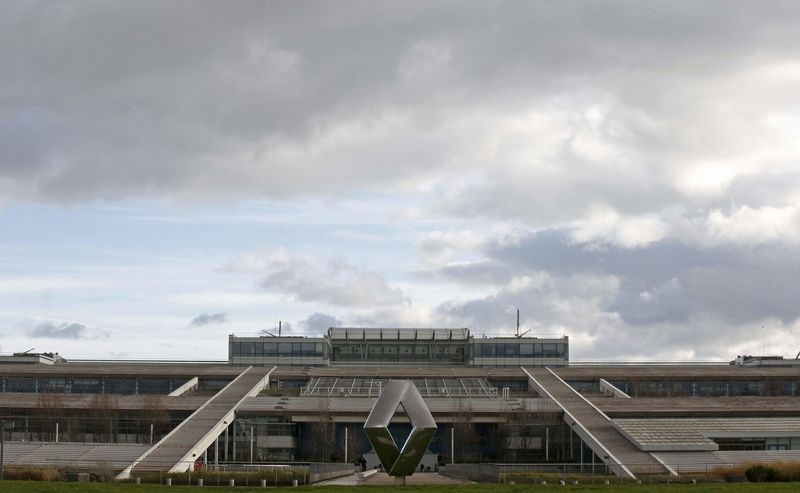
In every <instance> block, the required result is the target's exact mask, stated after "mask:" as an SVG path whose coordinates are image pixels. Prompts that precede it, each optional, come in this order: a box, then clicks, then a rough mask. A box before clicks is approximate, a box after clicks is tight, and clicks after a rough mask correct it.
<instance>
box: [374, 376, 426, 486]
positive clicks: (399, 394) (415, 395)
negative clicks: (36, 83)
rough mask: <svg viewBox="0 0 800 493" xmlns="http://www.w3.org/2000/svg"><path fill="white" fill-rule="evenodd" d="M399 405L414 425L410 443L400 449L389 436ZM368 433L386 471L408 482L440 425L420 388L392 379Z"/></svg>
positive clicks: (384, 388) (380, 401) (384, 392)
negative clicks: (406, 477)
mask: <svg viewBox="0 0 800 493" xmlns="http://www.w3.org/2000/svg"><path fill="white" fill-rule="evenodd" d="M398 405H402V406H403V410H405V412H406V414H407V415H408V419H409V421H411V426H413V429H412V430H411V434H410V435H409V436H408V439H407V440H406V443H405V444H404V445H403V448H402V449H399V450H398V448H397V444H396V443H395V442H394V438H392V435H391V434H390V433H389V423H390V422H391V420H392V417H393V416H394V414H395V412H396V411H397V406H398ZM364 432H365V433H366V435H367V439H368V440H369V443H370V444H372V446H373V447H374V448H375V452H376V453H377V454H378V459H380V461H381V464H382V465H383V468H384V469H385V470H386V472H388V473H389V475H390V476H395V477H396V478H398V479H399V480H400V482H403V483H404V482H405V476H410V475H412V474H414V471H416V469H417V466H418V465H419V462H420V460H422V456H423V455H424V454H425V451H426V450H427V449H428V445H429V444H430V443H431V439H432V438H433V434H434V433H436V422H435V421H434V420H433V416H431V412H430V410H428V406H427V405H425V401H424V400H422V396H421V395H420V394H419V390H417V387H416V385H414V384H413V383H412V382H411V381H409V380H405V381H403V380H390V381H389V382H388V383H387V384H386V385H385V386H384V387H383V391H382V392H381V395H380V397H378V400H377V401H375V405H373V406H372V411H371V412H370V413H369V416H368V417H367V421H366V423H364Z"/></svg>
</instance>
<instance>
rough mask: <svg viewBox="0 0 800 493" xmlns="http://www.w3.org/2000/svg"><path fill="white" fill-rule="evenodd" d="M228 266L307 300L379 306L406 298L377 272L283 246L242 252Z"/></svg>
mask: <svg viewBox="0 0 800 493" xmlns="http://www.w3.org/2000/svg"><path fill="white" fill-rule="evenodd" d="M231 268H234V269H237V270H244V271H250V272H253V273H256V274H258V275H260V276H261V280H260V281H259V284H260V286H261V287H262V288H263V289H264V290H266V291H268V292H274V293H281V294H285V295H288V296H291V297H293V298H294V299H296V300H297V301H301V302H307V303H312V302H316V303H323V304H328V305H334V306H351V307H381V306H387V305H397V304H404V303H406V302H407V299H406V297H405V295H404V294H403V292H402V290H400V289H399V288H397V287H395V286H393V285H392V284H390V283H389V282H387V281H386V279H385V278H384V277H383V276H382V275H381V274H380V273H378V272H376V271H372V270H369V269H367V268H366V267H359V266H356V265H353V264H351V263H349V262H348V261H347V260H345V259H343V258H340V257H330V258H320V257H312V256H301V255H293V254H290V253H289V252H287V251H286V250H282V249H281V250H275V251H271V252H267V253H264V254H248V255H244V256H242V257H241V258H239V259H238V260H236V261H235V262H233V263H232V264H231Z"/></svg>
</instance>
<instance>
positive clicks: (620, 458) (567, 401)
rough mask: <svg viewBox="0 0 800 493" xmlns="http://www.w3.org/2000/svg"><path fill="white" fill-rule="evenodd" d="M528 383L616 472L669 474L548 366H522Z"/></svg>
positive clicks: (625, 473) (626, 473)
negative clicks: (549, 401) (559, 410)
mask: <svg viewBox="0 0 800 493" xmlns="http://www.w3.org/2000/svg"><path fill="white" fill-rule="evenodd" d="M523 370H524V371H525V372H526V373H527V374H528V377H529V382H530V384H531V386H532V387H533V388H534V389H535V390H536V391H537V392H539V394H540V395H541V396H542V397H547V398H550V399H552V400H553V401H554V402H555V403H556V404H558V406H559V407H561V409H562V410H563V411H564V421H565V422H566V423H567V424H568V425H569V426H570V427H571V428H572V429H573V430H574V431H575V433H577V434H578V436H580V437H581V439H583V441H584V442H585V443H586V444H587V445H588V446H589V447H590V448H591V449H592V450H593V451H594V453H595V454H596V455H597V456H598V457H600V459H602V460H603V462H604V463H605V464H606V465H607V466H609V469H611V470H612V471H614V473H615V474H617V475H620V476H626V477H630V478H635V477H636V475H637V474H670V473H671V471H670V470H669V469H667V468H666V467H665V466H664V465H663V464H662V463H661V462H659V461H658V460H657V459H656V458H655V457H653V456H652V455H651V454H650V453H648V452H644V451H642V450H639V449H638V448H637V447H636V446H635V445H634V444H633V443H631V442H630V440H628V439H627V438H625V436H623V435H622V434H621V433H620V432H619V431H617V430H616V429H614V427H613V426H612V424H611V420H610V419H609V418H608V416H606V415H605V414H604V413H602V412H601V411H600V410H599V409H597V408H596V407H595V406H594V405H592V404H591V403H590V402H589V401H588V400H587V399H586V398H584V397H583V396H582V395H580V394H579V393H578V392H577V391H575V389H573V388H572V387H570V386H569V385H567V383H566V382H564V381H563V380H562V379H561V378H559V377H558V376H557V375H556V374H555V373H553V372H552V371H551V370H550V369H548V368H524V369H523Z"/></svg>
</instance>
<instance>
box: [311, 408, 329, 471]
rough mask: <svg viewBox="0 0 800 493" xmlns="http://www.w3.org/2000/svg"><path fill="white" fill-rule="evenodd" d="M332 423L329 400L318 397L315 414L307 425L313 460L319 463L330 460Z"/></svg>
mask: <svg viewBox="0 0 800 493" xmlns="http://www.w3.org/2000/svg"><path fill="white" fill-rule="evenodd" d="M333 429H334V423H333V419H332V416H331V412H330V399H328V398H325V397H320V398H318V399H317V412H316V414H315V415H314V420H313V421H312V422H311V423H310V424H309V433H310V438H311V442H312V450H313V458H314V460H318V461H321V462H327V461H328V460H330V455H331V451H332V450H333Z"/></svg>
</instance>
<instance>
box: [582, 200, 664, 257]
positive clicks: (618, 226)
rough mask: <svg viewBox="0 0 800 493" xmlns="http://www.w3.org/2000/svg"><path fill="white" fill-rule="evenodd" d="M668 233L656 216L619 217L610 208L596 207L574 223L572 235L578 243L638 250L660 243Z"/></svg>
mask: <svg viewBox="0 0 800 493" xmlns="http://www.w3.org/2000/svg"><path fill="white" fill-rule="evenodd" d="M667 231H668V228H667V225H666V224H665V223H664V222H663V221H662V220H661V219H660V218H659V217H657V216H655V215H646V216H638V217H622V216H620V215H619V214H618V213H617V212H616V211H615V210H614V209H612V208H610V207H606V206H598V207H593V208H592V209H590V210H589V211H588V214H587V217H586V218H585V219H583V220H581V221H579V222H578V223H577V225H576V226H575V227H574V229H572V231H571V236H572V239H573V240H574V241H576V242H578V243H589V244H600V245H602V244H610V245H615V246H619V247H622V248H640V247H644V246H647V245H649V244H651V243H654V242H657V241H660V240H662V239H663V238H664V237H665V236H666V235H667Z"/></svg>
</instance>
